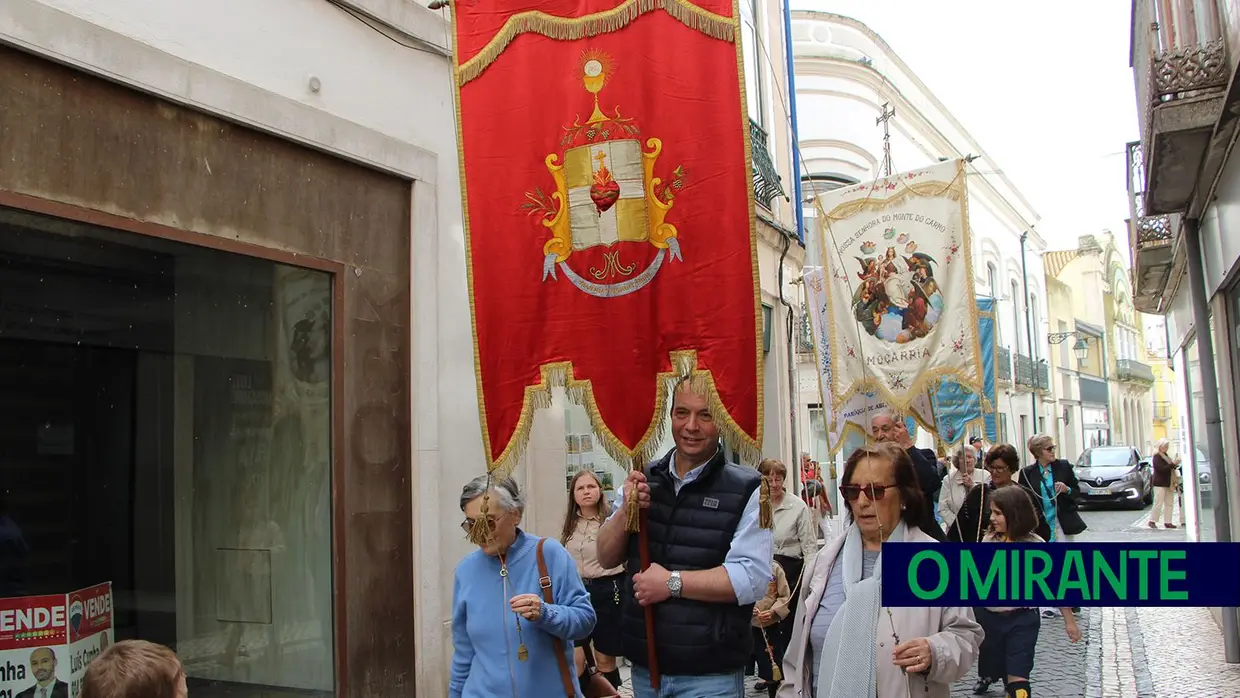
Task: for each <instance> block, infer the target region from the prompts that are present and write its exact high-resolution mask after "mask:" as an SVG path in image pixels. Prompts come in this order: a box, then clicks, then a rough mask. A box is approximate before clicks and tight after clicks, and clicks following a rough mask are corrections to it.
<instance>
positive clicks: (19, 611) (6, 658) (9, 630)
mask: <svg viewBox="0 0 1240 698" xmlns="http://www.w3.org/2000/svg"><path fill="white" fill-rule="evenodd" d="M112 640H113V629H112V583H111V582H105V583H103V584H98V585H95V586H93V587H89V588H86V589H80V590H78V591H74V592H71V593H69V594H53V595H48V596H19V597H14V598H8V599H0V698H41V695H40V688H47V689H49V690H48V692H47V698H76V696H78V695H79V694H80V693H81V684H82V678H83V677H84V676H85V675H86V665H87V664H89V663H90V661H91V660H92V659H94V658H95V657H96V656H98V655H99V653H100V652H102V651H104V650H105V649H107V648H108V646H109V645H110V644H112Z"/></svg>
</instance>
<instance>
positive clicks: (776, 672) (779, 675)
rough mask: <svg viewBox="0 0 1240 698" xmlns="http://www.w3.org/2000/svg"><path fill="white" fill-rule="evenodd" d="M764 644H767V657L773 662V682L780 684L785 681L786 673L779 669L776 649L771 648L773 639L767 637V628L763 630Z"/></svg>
mask: <svg viewBox="0 0 1240 698" xmlns="http://www.w3.org/2000/svg"><path fill="white" fill-rule="evenodd" d="M762 642H763V643H765V644H766V656H767V657H769V658H770V660H771V681H774V682H775V683H779V682H780V681H783V680H784V672H783V670H782V669H780V667H779V662H777V661H775V648H774V647H772V646H771V639H770V638H769V637H767V635H766V628H762Z"/></svg>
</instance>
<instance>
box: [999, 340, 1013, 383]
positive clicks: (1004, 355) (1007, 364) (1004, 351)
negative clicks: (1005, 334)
mask: <svg viewBox="0 0 1240 698" xmlns="http://www.w3.org/2000/svg"><path fill="white" fill-rule="evenodd" d="M996 369H997V371H998V373H997V378H998V379H999V380H1000V381H1003V382H1004V383H1011V382H1012V350H1011V349H1008V348H1007V347H999V356H998V366H996Z"/></svg>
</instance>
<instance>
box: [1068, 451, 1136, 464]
mask: <svg viewBox="0 0 1240 698" xmlns="http://www.w3.org/2000/svg"><path fill="white" fill-rule="evenodd" d="M1131 458H1132V451H1131V450H1129V449H1127V448H1091V449H1089V450H1088V451H1086V452H1085V454H1084V455H1083V456H1081V465H1083V466H1085V467H1087V468H1089V467H1105V466H1108V465H1128V463H1129V462H1130V459H1131Z"/></svg>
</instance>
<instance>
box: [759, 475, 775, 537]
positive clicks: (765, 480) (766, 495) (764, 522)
mask: <svg viewBox="0 0 1240 698" xmlns="http://www.w3.org/2000/svg"><path fill="white" fill-rule="evenodd" d="M759 487H760V489H759V492H758V527H759V528H766V529H770V528H774V526H775V512H773V511H771V478H769V477H767V476H765V475H763V476H762V484H761V485H760V486H759Z"/></svg>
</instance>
